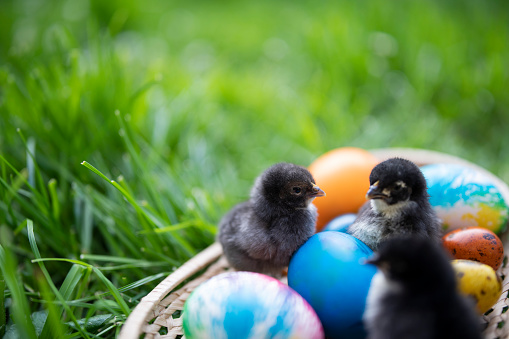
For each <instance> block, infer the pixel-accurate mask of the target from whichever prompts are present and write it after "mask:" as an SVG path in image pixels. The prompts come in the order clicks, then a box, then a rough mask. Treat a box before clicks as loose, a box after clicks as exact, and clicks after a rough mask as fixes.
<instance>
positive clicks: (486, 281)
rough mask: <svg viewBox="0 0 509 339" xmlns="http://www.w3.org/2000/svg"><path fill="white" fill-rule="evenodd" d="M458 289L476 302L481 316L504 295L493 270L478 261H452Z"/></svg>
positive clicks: (499, 281) (500, 283)
mask: <svg viewBox="0 0 509 339" xmlns="http://www.w3.org/2000/svg"><path fill="white" fill-rule="evenodd" d="M452 266H453V268H454V270H455V272H456V279H457V281H458V288H459V290H460V292H461V293H462V294H463V295H466V296H470V297H472V298H473V300H474V301H475V302H476V307H477V311H478V312H479V314H484V313H485V312H486V311H488V310H489V309H490V308H491V307H492V306H493V305H494V304H495V303H496V302H497V300H498V298H499V297H500V294H501V293H502V282H501V280H500V278H499V277H498V276H497V274H496V273H495V271H494V270H493V268H491V267H490V266H488V265H485V264H481V263H479V262H477V261H471V260H462V259H457V260H453V261H452Z"/></svg>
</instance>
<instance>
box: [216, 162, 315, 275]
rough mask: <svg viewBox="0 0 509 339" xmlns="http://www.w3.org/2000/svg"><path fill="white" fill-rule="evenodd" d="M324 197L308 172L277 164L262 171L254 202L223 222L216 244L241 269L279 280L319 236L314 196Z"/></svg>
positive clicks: (238, 207) (253, 196)
mask: <svg viewBox="0 0 509 339" xmlns="http://www.w3.org/2000/svg"><path fill="white" fill-rule="evenodd" d="M324 195H325V193H324V192H323V191H322V190H321V189H320V188H319V187H318V186H317V185H316V184H315V180H314V179H313V176H312V175H311V173H309V171H308V170H307V169H305V168H304V167H301V166H297V165H294V164H289V163H278V164H275V165H273V166H271V167H270V168H268V169H267V170H266V171H265V172H263V173H262V174H261V175H260V176H259V177H258V178H257V179H256V181H255V183H254V185H253V188H252V189H251V196H250V199H249V200H248V201H246V202H243V203H240V204H238V205H236V206H234V207H233V208H232V210H231V211H230V212H228V213H227V214H226V215H225V216H224V217H223V219H222V220H221V221H220V223H219V234H218V240H219V242H220V243H221V245H222V246H223V251H224V254H225V256H226V258H227V259H228V262H229V263H230V265H231V266H232V267H233V268H235V269H236V270H239V271H252V272H259V273H265V274H269V275H273V276H280V275H281V273H282V271H283V270H284V268H285V267H286V266H288V264H289V262H290V258H291V256H292V255H293V253H294V252H295V251H296V250H297V249H298V248H299V247H300V246H301V245H302V244H303V243H304V242H305V241H306V240H307V239H308V238H309V237H311V236H312V235H313V234H314V233H315V223H316V218H317V212H316V207H315V206H314V205H313V204H312V201H313V199H315V198H316V197H321V196H324Z"/></svg>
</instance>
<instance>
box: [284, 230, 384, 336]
mask: <svg viewBox="0 0 509 339" xmlns="http://www.w3.org/2000/svg"><path fill="white" fill-rule="evenodd" d="M372 253H373V251H372V250H371V249H370V248H369V247H368V246H366V245H365V244H364V243H363V242H361V241H360V240H358V239H356V238H354V237H352V236H351V235H349V234H346V233H341V232H334V231H329V232H320V233H316V234H315V235H313V236H312V237H311V238H309V239H308V241H307V242H305V243H304V245H302V246H301V247H300V248H299V249H298V250H297V252H296V253H295V254H294V256H293V257H292V259H291V260H290V266H289V267H288V285H289V286H290V287H291V288H293V289H294V290H295V291H297V292H298V293H299V294H300V295H301V296H302V297H303V298H304V299H306V301H307V302H308V303H309V304H310V305H311V306H312V307H313V309H314V310H315V311H316V314H317V315H318V317H319V318H320V320H321V322H322V325H323V328H324V331H325V335H326V337H330V338H352V339H353V338H364V337H365V335H366V333H365V331H364V328H363V325H362V315H363V313H364V308H365V306H366V297H367V295H368V290H369V286H370V283H371V278H372V277H373V275H374V274H375V272H376V268H375V267H374V266H372V265H364V261H365V259H367V258H369V257H370V256H371V255H372Z"/></svg>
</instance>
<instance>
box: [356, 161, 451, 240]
mask: <svg viewBox="0 0 509 339" xmlns="http://www.w3.org/2000/svg"><path fill="white" fill-rule="evenodd" d="M369 183H370V185H371V186H370V188H369V190H368V193H367V194H366V198H368V199H370V201H368V202H367V203H366V204H364V205H363V206H362V208H361V209H360V211H359V214H358V216H357V218H356V220H355V221H354V222H353V223H352V225H350V227H349V228H348V233H349V234H350V235H352V236H354V237H355V238H357V239H359V240H361V241H363V242H364V243H365V244H366V245H368V246H369V247H371V249H373V250H376V249H377V248H378V244H379V243H380V242H381V241H383V240H385V239H387V238H390V237H392V236H395V235H405V234H407V235H415V236H419V237H423V238H430V239H433V240H434V241H436V242H440V234H441V232H440V220H439V219H438V216H437V214H436V212H435V211H434V210H433V208H432V207H431V204H430V203H429V200H428V193H427V185H426V179H425V178H424V175H423V174H422V172H421V170H420V169H419V167H417V165H415V164H414V163H413V162H411V161H409V160H406V159H401V158H392V159H388V160H385V161H383V162H381V163H379V164H378V165H376V166H375V167H374V168H373V170H372V171H371V174H370V176H369Z"/></svg>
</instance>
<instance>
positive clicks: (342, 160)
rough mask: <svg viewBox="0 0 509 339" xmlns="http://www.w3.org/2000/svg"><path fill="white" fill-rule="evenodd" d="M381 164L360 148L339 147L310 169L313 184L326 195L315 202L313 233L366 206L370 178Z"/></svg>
mask: <svg viewBox="0 0 509 339" xmlns="http://www.w3.org/2000/svg"><path fill="white" fill-rule="evenodd" d="M379 162H380V161H379V160H378V159H377V158H376V157H375V156H374V155H372V154H371V153H369V152H368V151H366V150H363V149H361V148H355V147H342V148H337V149H334V150H332V151H329V152H327V153H325V154H323V155H321V156H320V157H318V158H317V159H316V160H315V161H313V162H312V163H311V165H309V171H310V172H311V174H312V175H313V178H314V179H315V181H316V184H317V185H318V186H320V188H321V189H323V190H324V191H325V192H326V193H327V195H326V196H325V197H321V198H319V199H315V200H314V202H313V204H314V205H315V206H316V208H317V209H318V220H317V222H316V230H317V231H321V230H322V229H323V228H324V227H325V225H326V224H327V223H328V222H329V221H331V220H332V219H334V218H335V217H337V216H338V215H341V214H345V213H357V211H358V210H359V208H360V207H361V206H362V204H363V203H365V202H366V192H367V191H368V189H369V174H370V173H371V170H372V169H373V167H375V166H376V164H378V163H379Z"/></svg>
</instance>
